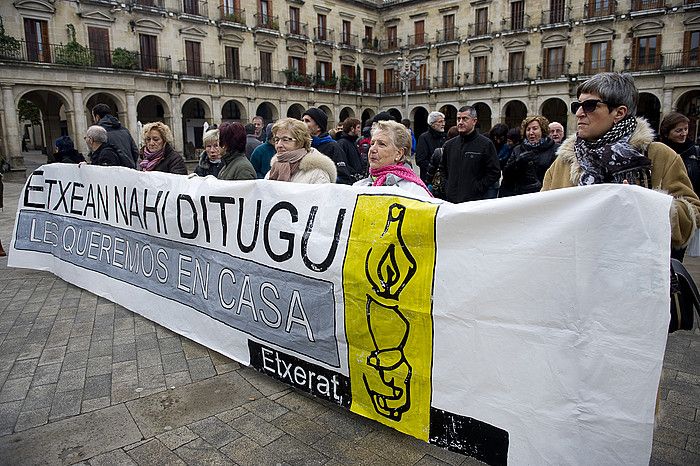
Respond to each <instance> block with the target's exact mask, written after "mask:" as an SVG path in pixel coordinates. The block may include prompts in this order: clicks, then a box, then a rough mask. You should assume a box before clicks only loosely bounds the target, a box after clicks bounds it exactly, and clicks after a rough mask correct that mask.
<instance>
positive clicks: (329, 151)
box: [302, 107, 353, 184]
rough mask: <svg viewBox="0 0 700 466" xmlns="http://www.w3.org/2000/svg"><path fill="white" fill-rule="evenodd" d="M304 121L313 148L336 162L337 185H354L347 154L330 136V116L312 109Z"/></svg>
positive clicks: (305, 115)
mask: <svg viewBox="0 0 700 466" xmlns="http://www.w3.org/2000/svg"><path fill="white" fill-rule="evenodd" d="M302 120H303V121H304V123H305V124H306V127H307V129H308V130H309V134H310V135H311V147H313V148H315V149H317V150H318V151H319V152H321V153H322V154H325V155H327V156H328V157H330V158H331V160H332V161H333V162H335V166H336V168H337V170H338V179H337V180H336V182H337V183H344V184H352V182H353V181H352V180H353V178H352V176H350V170H349V169H348V164H347V160H346V159H345V152H343V149H341V148H340V146H339V145H338V143H337V142H336V141H335V140H334V139H333V138H332V137H330V135H329V134H328V130H327V128H328V116H327V115H326V112H324V111H323V110H321V109H320V108H316V107H311V108H309V109H308V110H307V111H306V112H304V115H302Z"/></svg>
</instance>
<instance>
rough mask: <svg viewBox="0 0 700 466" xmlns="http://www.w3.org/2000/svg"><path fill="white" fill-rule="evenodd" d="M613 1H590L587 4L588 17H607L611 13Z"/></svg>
mask: <svg viewBox="0 0 700 466" xmlns="http://www.w3.org/2000/svg"><path fill="white" fill-rule="evenodd" d="M613 2H614V0H590V1H589V2H588V9H587V11H586V12H587V13H588V17H589V18H595V17H598V16H608V15H611V14H612V13H613V10H614V5H615V4H614V3H613Z"/></svg>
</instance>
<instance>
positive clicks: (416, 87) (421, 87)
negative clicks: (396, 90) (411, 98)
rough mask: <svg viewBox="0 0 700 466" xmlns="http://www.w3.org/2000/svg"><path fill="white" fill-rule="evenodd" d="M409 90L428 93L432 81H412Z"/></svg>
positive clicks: (423, 79)
mask: <svg viewBox="0 0 700 466" xmlns="http://www.w3.org/2000/svg"><path fill="white" fill-rule="evenodd" d="M408 88H409V89H410V90H411V91H427V90H430V79H428V78H422V79H411V80H410V81H409V82H408Z"/></svg>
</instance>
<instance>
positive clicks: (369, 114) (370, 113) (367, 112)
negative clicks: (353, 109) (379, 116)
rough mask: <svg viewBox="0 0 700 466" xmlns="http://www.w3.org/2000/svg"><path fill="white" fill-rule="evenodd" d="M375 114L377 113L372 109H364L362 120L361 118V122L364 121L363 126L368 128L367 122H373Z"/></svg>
mask: <svg viewBox="0 0 700 466" xmlns="http://www.w3.org/2000/svg"><path fill="white" fill-rule="evenodd" d="M375 114H376V113H375V111H374V110H372V109H371V108H366V109H364V110H363V111H362V118H360V120H362V124H363V125H364V126H368V125H367V122H371V121H372V118H374V115H375Z"/></svg>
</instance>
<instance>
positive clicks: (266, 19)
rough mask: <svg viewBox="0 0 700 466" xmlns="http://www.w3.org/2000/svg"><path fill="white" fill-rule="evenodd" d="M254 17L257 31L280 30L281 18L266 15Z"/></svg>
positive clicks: (260, 14)
mask: <svg viewBox="0 0 700 466" xmlns="http://www.w3.org/2000/svg"><path fill="white" fill-rule="evenodd" d="M253 16H254V17H255V28H256V29H272V30H274V31H279V30H280V23H279V18H278V17H277V16H270V15H264V14H262V13H255V14H254V15H253Z"/></svg>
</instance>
